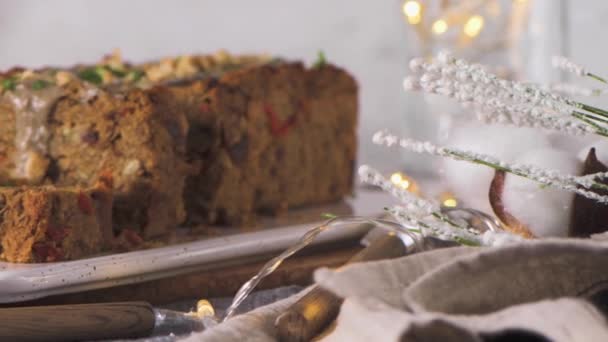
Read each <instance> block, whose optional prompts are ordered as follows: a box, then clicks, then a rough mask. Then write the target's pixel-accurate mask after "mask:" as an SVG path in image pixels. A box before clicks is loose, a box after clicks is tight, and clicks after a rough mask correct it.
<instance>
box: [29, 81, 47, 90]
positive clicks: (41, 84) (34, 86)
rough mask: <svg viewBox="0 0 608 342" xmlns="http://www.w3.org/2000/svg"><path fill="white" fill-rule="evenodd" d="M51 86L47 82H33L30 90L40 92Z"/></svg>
mask: <svg viewBox="0 0 608 342" xmlns="http://www.w3.org/2000/svg"><path fill="white" fill-rule="evenodd" d="M50 84H51V82H49V81H45V80H35V81H34V82H32V90H41V89H44V88H46V87H48V86H49V85H50Z"/></svg>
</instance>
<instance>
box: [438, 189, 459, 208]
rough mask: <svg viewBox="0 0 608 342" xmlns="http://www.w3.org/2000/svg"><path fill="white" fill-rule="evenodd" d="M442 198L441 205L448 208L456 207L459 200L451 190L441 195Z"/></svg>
mask: <svg viewBox="0 0 608 342" xmlns="http://www.w3.org/2000/svg"><path fill="white" fill-rule="evenodd" d="M439 199H440V200H441V205H443V206H444V207H448V208H455V207H457V206H458V200H456V198H455V197H454V195H453V194H452V193H450V192H444V193H442V194H441V195H440V196H439Z"/></svg>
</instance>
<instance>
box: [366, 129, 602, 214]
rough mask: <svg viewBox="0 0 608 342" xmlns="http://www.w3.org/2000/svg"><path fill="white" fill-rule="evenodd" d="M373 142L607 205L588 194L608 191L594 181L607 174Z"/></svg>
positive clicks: (383, 139) (387, 138) (388, 137)
mask: <svg viewBox="0 0 608 342" xmlns="http://www.w3.org/2000/svg"><path fill="white" fill-rule="evenodd" d="M373 142H374V143H375V144H378V145H385V146H388V147H392V146H400V147H402V148H404V149H407V150H409V151H412V152H416V153H426V154H431V155H436V156H441V157H447V158H451V159H455V160H464V161H468V162H471V163H475V164H479V165H485V166H488V167H491V168H493V169H495V170H500V171H504V172H507V173H511V174H514V175H517V176H520V177H524V178H527V179H530V180H533V181H535V182H538V183H539V184H542V185H544V186H548V187H552V188H557V189H562V190H567V191H571V192H574V193H577V194H579V195H582V196H585V197H587V198H590V199H593V200H595V201H598V202H601V203H608V196H603V195H599V194H597V193H595V192H593V191H590V190H608V186H606V185H604V184H602V183H599V182H596V180H597V179H601V178H606V177H608V174H607V173H597V174H592V175H587V176H572V175H564V174H561V173H560V172H559V171H556V170H546V169H543V168H541V167H538V166H534V165H525V164H513V163H507V162H504V161H501V160H499V159H497V158H495V157H492V156H489V155H486V154H481V153H475V152H471V151H464V150H460V149H455V148H447V147H441V146H436V145H433V144H431V143H430V142H421V141H417V140H413V139H404V138H399V137H397V136H395V135H392V134H389V133H387V132H385V131H381V132H377V133H376V134H374V137H373Z"/></svg>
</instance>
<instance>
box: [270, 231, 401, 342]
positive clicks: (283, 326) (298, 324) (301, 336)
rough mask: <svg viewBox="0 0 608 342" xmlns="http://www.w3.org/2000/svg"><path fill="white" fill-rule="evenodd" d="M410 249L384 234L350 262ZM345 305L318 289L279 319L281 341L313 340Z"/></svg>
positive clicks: (393, 254) (276, 323) (375, 258)
mask: <svg viewBox="0 0 608 342" xmlns="http://www.w3.org/2000/svg"><path fill="white" fill-rule="evenodd" d="M406 252H407V247H406V245H405V244H404V243H403V241H402V240H401V239H400V238H399V237H398V236H397V235H395V234H383V235H382V236H380V237H378V238H377V239H375V240H372V241H371V242H370V244H369V245H368V246H367V247H366V248H365V249H363V250H362V251H360V252H359V253H357V254H355V256H353V257H352V258H351V259H350V260H349V261H348V264H350V263H355V262H361V261H372V260H381V259H390V258H397V257H400V256H403V255H405V254H406ZM341 305H342V299H341V298H339V297H337V296H336V295H334V294H333V293H331V292H329V291H327V290H324V289H323V288H321V287H319V286H315V287H314V288H313V289H312V290H310V291H309V292H308V293H307V294H306V295H304V296H303V297H302V298H300V299H299V300H298V301H297V302H295V303H294V304H293V305H292V306H290V307H289V308H288V309H287V310H286V311H285V312H284V313H282V314H281V315H280V316H279V317H277V319H276V321H275V327H276V329H277V333H278V337H279V340H280V341H289V342H292V341H293V342H299V341H310V340H311V339H312V338H313V337H314V336H316V335H317V334H318V333H320V332H321V331H322V330H323V329H324V328H325V327H327V326H328V325H329V323H331V322H332V321H333V320H334V319H335V318H336V316H337V315H338V312H339V311H340V306H341Z"/></svg>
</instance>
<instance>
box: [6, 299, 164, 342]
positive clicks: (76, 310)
mask: <svg viewBox="0 0 608 342" xmlns="http://www.w3.org/2000/svg"><path fill="white" fill-rule="evenodd" d="M154 322H155V312H154V309H153V308H152V306H150V304H148V303H145V302H123V303H104V304H79V305H55V306H38V307H21V308H6V309H0V341H79V340H101V339H112V338H137V337H144V336H149V335H150V333H151V332H152V330H153V329H154Z"/></svg>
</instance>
